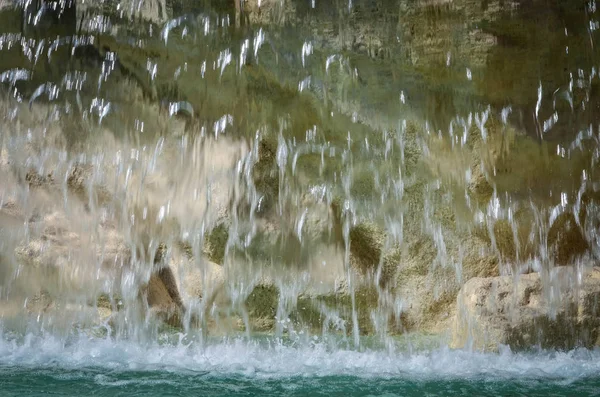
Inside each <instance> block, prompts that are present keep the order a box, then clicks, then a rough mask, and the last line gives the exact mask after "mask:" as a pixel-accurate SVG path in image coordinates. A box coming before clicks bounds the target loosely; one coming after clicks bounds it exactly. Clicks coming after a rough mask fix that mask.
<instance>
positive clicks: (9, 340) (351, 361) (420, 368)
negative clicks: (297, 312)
mask: <svg viewBox="0 0 600 397" xmlns="http://www.w3.org/2000/svg"><path fill="white" fill-rule="evenodd" d="M0 366H1V367H20V368H38V369H44V368H52V369H55V370H63V371H70V370H77V369H82V368H94V369H99V370H106V371H113V372H114V371H116V372H121V371H125V372H127V371H161V372H163V371H164V372H166V373H177V374H190V373H200V372H202V373H209V374H212V375H228V376H229V375H241V376H243V377H251V378H267V379H277V378H287V377H327V376H356V377H360V378H403V379H411V380H415V379H417V380H418V379H420V380H433V379H447V380H451V379H462V380H465V379H473V380H476V379H481V378H490V379H497V380H500V379H514V378H530V379H547V380H552V381H560V382H561V383H563V382H567V383H568V382H570V381H575V380H577V379H581V378H586V377H594V376H597V375H598V374H600V350H593V351H591V350H584V349H579V350H573V351H569V352H550V351H539V352H533V353H513V352H511V351H510V350H508V349H506V350H504V351H502V352H500V353H497V354H495V353H476V352H469V351H464V350H450V349H448V348H440V349H434V350H429V351H423V352H413V353H409V352H406V351H397V352H390V351H381V350H364V351H355V350H348V349H344V348H331V347H330V344H328V343H325V342H322V341H319V340H315V341H313V342H310V343H305V344H303V345H296V344H294V343H291V342H289V343H288V342H283V341H281V340H279V339H275V338H264V339H260V340H249V341H248V340H245V339H237V338H233V339H231V338H230V339H223V340H221V341H216V342H210V343H207V344H206V345H204V346H200V345H199V344H195V343H187V344H186V343H178V344H163V345H160V344H158V343H151V344H147V345H145V344H140V343H135V342H131V341H125V340H122V341H115V340H111V339H98V338H89V337H84V336H80V337H77V338H73V339H72V340H69V341H65V340H61V339H57V338H55V337H52V336H33V335H27V336H25V337H24V338H23V337H21V338H13V337H10V336H6V335H5V336H3V337H2V338H1V339H0ZM166 373H165V374H164V375H163V376H164V377H166V378H168V375H167V374H166Z"/></svg>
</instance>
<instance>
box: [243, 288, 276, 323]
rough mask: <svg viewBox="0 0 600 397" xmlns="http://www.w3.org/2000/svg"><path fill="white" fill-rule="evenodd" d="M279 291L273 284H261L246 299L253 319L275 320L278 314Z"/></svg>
mask: <svg viewBox="0 0 600 397" xmlns="http://www.w3.org/2000/svg"><path fill="white" fill-rule="evenodd" d="M278 302H279V289H278V288H277V287H276V286H275V285H273V284H259V285H257V286H256V287H254V289H253V290H252V292H251V293H250V295H248V298H246V307H247V309H248V314H249V315H250V317H251V318H254V319H256V318H262V319H274V318H275V315H276V314H277V305H278Z"/></svg>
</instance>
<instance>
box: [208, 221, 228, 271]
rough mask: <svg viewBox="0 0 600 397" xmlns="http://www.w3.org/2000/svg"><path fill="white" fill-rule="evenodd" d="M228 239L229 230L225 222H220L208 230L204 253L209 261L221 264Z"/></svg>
mask: <svg viewBox="0 0 600 397" xmlns="http://www.w3.org/2000/svg"><path fill="white" fill-rule="evenodd" d="M228 239H229V230H228V228H227V225H226V224H225V223H220V224H219V225H217V226H216V227H215V228H214V229H213V230H211V231H210V233H209V234H208V236H207V238H206V245H207V249H206V251H207V252H206V253H207V256H208V259H210V260H211V262H214V263H218V264H223V259H224V258H225V250H226V247H227V240H228Z"/></svg>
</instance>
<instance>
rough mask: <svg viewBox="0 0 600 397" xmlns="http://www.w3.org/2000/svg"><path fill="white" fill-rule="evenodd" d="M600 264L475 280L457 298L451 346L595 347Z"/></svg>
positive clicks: (598, 319) (480, 347)
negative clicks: (597, 265)
mask: <svg viewBox="0 0 600 397" xmlns="http://www.w3.org/2000/svg"><path fill="white" fill-rule="evenodd" d="M599 298H600V268H598V267H594V268H592V269H585V268H584V269H581V268H577V267H557V268H554V269H552V270H550V271H544V272H541V273H530V274H526V275H518V276H500V277H487V278H478V277H477V278H473V279H471V280H469V281H467V282H466V283H465V285H464V286H463V287H462V289H461V290H460V292H459V294H458V297H457V313H456V316H455V318H454V323H453V327H452V342H451V346H452V347H455V348H473V349H476V350H484V351H494V350H497V349H498V347H499V346H500V345H508V346H510V347H511V348H513V349H526V348H530V347H534V346H540V347H542V348H556V349H569V348H573V347H576V346H586V347H589V346H592V345H593V344H594V343H596V341H597V337H598V331H599V326H600V318H599V316H598V310H599V307H598V302H599Z"/></svg>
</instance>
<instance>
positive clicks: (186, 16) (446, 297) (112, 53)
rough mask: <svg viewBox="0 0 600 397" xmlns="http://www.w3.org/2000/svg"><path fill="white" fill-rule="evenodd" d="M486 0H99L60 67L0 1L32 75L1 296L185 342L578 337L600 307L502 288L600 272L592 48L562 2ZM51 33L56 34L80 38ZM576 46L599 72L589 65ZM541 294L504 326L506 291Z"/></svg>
mask: <svg viewBox="0 0 600 397" xmlns="http://www.w3.org/2000/svg"><path fill="white" fill-rule="evenodd" d="M484 3H485V4H480V2H474V1H470V0H464V1H452V2H446V1H418V2H406V1H398V2H383V1H356V2H353V7H352V8H348V7H347V4H345V3H344V4H341V3H340V4H337V3H336V4H335V5H331V4H329V3H326V2H322V1H317V2H314V4H315V5H314V6H312V5H311V4H310V2H305V1H292V0H285V1H279V0H263V1H254V0H251V1H245V2H243V6H242V7H241V6H240V4H241V3H239V2H237V1H235V2H234V1H202V2H188V1H183V0H180V1H160V0H156V1H146V2H142V3H140V2H128V1H125V2H119V3H117V2H104V3H102V7H99V6H98V5H97V4H91V3H89V2H87V5H86V6H85V7H84V6H83V5H82V6H79V5H78V7H77V13H78V18H77V19H78V20H79V21H80V22H79V25H80V26H78V29H77V30H78V32H79V33H81V34H83V35H85V36H86V37H87V39H86V40H88V41H85V43H84V42H83V41H82V42H81V43H82V45H81V46H79V47H77V48H76V49H74V48H72V47H69V46H68V45H67V43H66V42H64V43H63V42H60V40H59V42H57V44H56V48H54V47H52V46H50V47H48V48H46V47H44V51H45V52H44V53H45V54H46V53H48V54H51V55H52V59H53V61H51V62H49V63H47V64H46V63H44V62H41V61H40V62H39V63H38V62H37V61H33V58H32V57H31V56H28V55H27V54H30V55H31V54H33V53H32V52H31V51H30V50H32V49H33V48H34V47H35V46H34V45H33V44H36V45H37V44H39V43H40V42H39V41H36V42H31V43H29V42H27V41H21V37H27V38H28V39H32V40H34V39H36V37H37V36H36V35H40V34H42V33H40V32H43V29H44V27H43V26H42V25H40V26H39V27H38V28H37V30H29V31H21V26H19V24H17V23H15V22H14V20H15V15H17V14H18V11H17V10H16V9H15V8H14V7H13V8H11V7H5V8H2V9H0V21H1V22H6V23H5V24H3V25H2V26H4V27H5V28H3V29H6V31H7V32H9V31H10V33H11V34H15V35H19V38H18V39H15V40H12V41H11V40H9V39H8V36H6V35H5V36H3V38H2V40H4V41H0V47H2V45H3V44H2V43H8V42H9V41H10V43H11V44H10V46H11V47H10V49H8V44H7V45H6V46H7V47H6V48H7V49H6V51H7V54H8V55H7V58H6V59H5V58H2V60H1V61H0V73H2V72H4V71H5V70H13V71H14V69H15V68H24V67H26V68H27V70H28V71H30V72H31V79H24V80H22V81H12V80H10V79H9V77H10V76H13V77H14V76H15V75H14V73H13V74H11V75H9V74H5V75H3V76H5V77H3V80H2V84H5V85H6V87H8V89H7V90H6V91H2V95H4V96H5V98H3V99H2V103H1V104H0V105H1V107H2V112H3V115H4V116H5V119H4V120H5V125H4V126H3V127H5V128H4V129H3V130H2V131H3V132H2V135H1V136H0V149H2V152H1V153H2V155H1V156H0V178H1V182H3V184H2V185H1V186H0V204H2V207H1V208H2V209H1V210H0V222H2V225H7V227H8V226H9V225H10V226H11V227H14V228H15V229H13V230H19V232H14V233H6V232H2V233H3V234H2V237H3V238H5V241H6V242H5V243H4V244H5V245H6V247H9V248H6V247H4V246H3V247H4V248H6V249H4V248H3V250H2V252H6V253H7V254H6V256H7V257H8V260H7V261H5V262H3V265H2V266H3V268H2V269H1V270H2V272H1V276H2V279H0V281H4V284H11V283H15V284H14V285H15V287H14V288H13V291H16V290H19V288H22V291H23V296H19V299H21V298H22V299H26V298H27V297H31V299H33V297H40V296H43V297H45V298H44V299H47V300H48V302H58V304H61V300H62V299H65V298H63V297H61V293H64V295H65V296H71V297H72V296H77V299H79V298H81V297H82V296H85V295H86V294H90V295H95V296H97V295H100V294H109V295H110V294H114V293H115V292H120V293H121V294H120V295H122V296H120V298H119V300H120V301H123V302H124V306H125V312H127V313H128V314H127V315H130V316H133V318H144V316H146V315H148V316H150V317H152V316H155V317H157V318H158V319H160V320H162V321H165V322H167V323H168V324H170V325H172V326H176V327H181V326H183V327H186V326H189V325H194V326H196V327H199V328H202V327H203V326H205V325H206V324H209V323H210V327H213V328H215V329H216V328H218V324H217V323H219V322H220V323H221V324H223V323H224V322H226V320H227V319H229V320H231V321H229V323H228V324H227V325H226V326H224V327H225V328H229V329H235V330H238V331H239V330H244V331H248V332H250V331H256V330H260V331H273V332H277V333H278V334H282V333H283V332H291V331H292V330H299V329H302V328H303V327H306V328H310V329H312V330H326V329H327V330H334V331H335V332H340V333H344V334H345V335H350V334H352V333H357V334H358V333H360V334H375V333H379V334H382V335H384V334H386V333H387V332H389V333H392V334H393V333H402V332H407V331H419V332H435V333H444V332H448V330H449V329H451V323H452V322H453V321H454V320H453V318H455V317H454V316H458V317H456V318H459V317H460V318H461V320H460V321H459V324H458V325H457V324H454V325H452V327H454V328H455V329H456V330H455V331H454V339H455V345H456V346H459V345H460V346H465V345H466V344H468V343H467V342H465V340H469V338H471V339H470V340H471V341H472V344H473V346H475V347H477V348H481V349H491V348H493V347H492V346H495V345H497V344H498V343H502V344H508V345H511V346H515V347H519V348H523V347H527V346H532V345H535V344H541V345H543V346H548V347H559V348H563V347H565V348H566V347H571V346H574V345H576V344H577V343H580V342H581V343H582V344H585V345H589V344H590V343H592V342H589V341H591V340H592V339H593V335H592V334H593V332H596V331H593V327H592V326H589V324H590V323H589V321H591V320H588V318H591V317H590V316H592V314H590V313H591V312H589V311H590V310H592V309H590V308H588V309H585V310H587V312H585V313H584V314H582V316H583V317H581V318H583V319H581V318H580V317H577V316H579V314H578V315H577V316H575V315H573V314H572V313H571V312H569V310H570V309H569V308H567V307H566V306H565V307H563V306H561V305H562V304H563V303H561V302H562V301H561V300H560V299H559V301H558V303H556V302H554V301H551V302H550V301H549V302H546V303H543V304H542V303H539V305H538V303H535V302H538V301H539V302H542V300H543V299H542V297H543V296H545V295H544V294H545V292H544V291H545V289H544V288H547V287H546V284H548V283H550V284H551V283H552V282H553V280H554V279H552V277H549V279H548V280H547V279H546V278H544V277H543V276H536V274H538V273H532V274H531V275H523V276H520V279H519V280H520V281H518V282H517V284H516V287H514V288H513V289H516V290H517V292H511V291H509V290H510V289H511V286H510V280H511V279H512V278H511V277H516V276H515V275H518V274H521V273H529V272H531V271H536V272H541V273H540V274H545V273H544V272H546V273H547V272H548V271H550V270H549V269H554V267H555V266H558V265H560V266H569V265H573V264H575V263H578V261H590V262H592V263H596V262H594V261H597V258H598V257H599V253H598V237H597V223H598V222H597V219H598V205H599V201H598V200H597V197H596V196H597V191H598V186H597V183H596V182H595V180H596V179H595V178H596V177H597V175H596V174H597V164H598V155H597V147H595V146H594V143H593V142H594V140H595V139H597V137H596V134H595V132H594V130H593V128H592V129H590V130H589V132H588V130H587V125H588V124H589V123H590V122H592V124H593V123H594V122H595V119H594V117H593V116H592V115H591V114H590V112H591V111H590V109H594V106H595V103H596V102H595V101H596V96H597V95H596V94H595V92H596V91H595V90H596V88H597V80H598V79H597V77H595V76H592V72H591V71H590V70H595V69H591V67H592V66H591V65H592V64H593V61H594V60H595V59H596V55H595V53H593V52H592V53H590V52H589V50H588V49H587V47H586V48H583V47H582V46H583V44H581V43H582V42H584V40H582V37H585V38H586V40H587V39H588V36H589V37H592V38H593V37H595V36H593V35H595V33H593V32H592V31H590V32H587V31H584V30H582V28H581V26H580V25H581V23H582V20H581V15H580V14H578V13H572V12H571V11H569V10H567V9H566V8H565V7H563V6H561V5H560V4H558V3H557V2H550V3H548V4H547V5H544V6H543V7H542V6H541V5H540V4H541V2H532V3H531V4H524V3H523V2H506V1H490V2H484ZM0 4H3V3H0ZM540 10H541V11H543V13H542V14H540V15H543V17H541V16H536V15H538V14H536V11H540ZM532 16H536V17H535V18H534V19H533V21H532V22H529V21H527V18H531V17H532ZM49 17H50V16H49ZM61 18H62V17H61ZM561 18H562V19H561ZM559 20H560V21H562V22H560V23H559V22H558V21H559ZM57 21H58V22H56V21H55V22H56V23H54V24H50V28H48V29H49V30H46V31H45V34H46V35H47V37H50V36H49V35H55V34H59V35H65V34H73V32H74V26H73V23H72V22H73V21H71V20H70V19H69V18H67V17H65V19H60V18H59V19H58V20H57ZM559 25H560V29H558V28H556V26H559ZM563 25H564V26H563ZM588 25H589V24H588ZM582 26H583V25H582ZM594 26H595V25H594ZM538 27H539V30H540V32H544V33H547V34H551V35H552V39H551V40H548V42H547V43H546V42H545V41H544V40H543V39H542V33H540V32H537V31H536V29H537V28H538ZM534 28H535V29H534ZM563 30H564V31H565V32H568V33H567V34H565V36H564V37H562V36H561V37H558V36H559V33H560V35H562V34H563V33H562V32H563ZM65 32H66V33H65ZM69 32H70V33H69ZM556 32H559V33H556ZM16 43H22V44H19V45H17V44H16ZM23 43H29V44H27V46H25V44H23ZM586 43H587V42H586ZM63 44H64V45H63ZM40 45H41V44H40ZM43 45H44V46H45V45H46V44H43ZM19 46H20V47H19ZM21 47H22V48H21ZM563 47H568V48H570V49H571V51H575V52H577V53H580V54H587V55H589V57H583V58H585V59H584V60H582V61H581V62H576V64H577V66H578V70H575V69H573V68H572V67H571V64H570V62H574V61H569V60H568V59H567V57H565V56H561V57H558V58H556V59H554V55H553V54H557V53H559V52H560V53H561V54H562V53H563V52H565V49H564V48H563ZM40 48H41V47H40ZM0 49H1V48H0ZM28 49H29V50H28ZM50 49H52V51H50ZM2 51H4V49H2ZM28 51H29V52H28ZM48 51H50V52H48ZM540 59H541V61H539V62H540V63H536V62H538V61H537V60H540ZM515 60H520V61H522V62H520V63H519V62H513V63H511V61H515ZM63 61H64V62H63ZM551 61H552V62H551ZM554 61H556V62H554ZM539 65H542V66H543V67H539ZM546 66H548V67H546ZM515 68H520V69H519V70H518V71H517V70H516V69H515ZM563 68H564V70H563ZM521 69H523V70H521ZM571 69H573V70H571ZM540 70H542V72H539V71H540ZM580 71H581V72H580ZM538 73H541V74H538ZM593 73H596V72H593ZM573 76H575V77H573ZM574 79H575V80H574ZM46 82H51V83H52V84H55V85H56V87H55V88H56V90H54V91H53V90H52V89H51V86H46V85H44V84H45V83H46ZM90 82H93V84H92V83H90ZM3 87H4V86H3ZM39 87H41V88H42V90H39ZM569 87H570V88H569ZM538 88H539V90H538ZM35 92H37V96H36V95H34V93H35ZM57 92H60V93H61V94H60V95H62V96H59V95H58V94H56V93H57ZM55 94H56V95H55ZM63 100H64V101H63ZM61 101H62V102H61ZM63 102H64V103H63ZM559 114H560V117H558V115H559ZM582 126H584V127H585V128H584V129H583V130H582V129H581V128H583V127H582ZM4 131H8V132H4ZM573 131H575V132H573ZM575 134H579V135H578V137H577V138H576V139H574V140H573V139H571V138H573V136H571V135H575ZM542 138H543V139H542ZM22 204H26V205H23V206H22V207H23V208H22V209H20V207H21V205H22ZM24 223H26V226H25V227H23V228H20V227H21V226H22V225H23V224H24ZM18 225H21V226H18ZM74 225H75V226H74ZM159 251H160V252H161V253H160V255H159ZM82 262H85V264H86V265H85V266H84V265H82ZM4 263H8V265H4ZM88 264H89V267H87V266H88ZM20 265H23V267H24V268H25V273H23V274H22V275H20V276H16V277H15V276H14V274H15V273H16V272H15V271H14V270H15V269H17V268H19V266H20ZM568 269H571V268H570V267H566V268H565V269H564V270H559V269H554V270H552V272H555V273H556V274H559V273H560V275H561V276H560V277H559V276H556V277H558V279H561V280H567V281H560V282H561V283H563V284H560V286H559V287H557V288H559V290H561V291H562V292H564V294H565V296H566V298H565V299H566V300H569V299H571V300H573V299H575V298H574V296H575V295H573V294H575V292H573V291H569V288H570V287H569V286H571V287H573V286H576V285H577V282H576V281H575V279H574V278H573V277H572V275H570V274H571V273H569V272H571V270H568ZM561 272H562V273H561ZM33 274H37V275H36V276H34V275H33ZM593 274H596V273H593V272H592V276H589V275H586V276H585V277H586V278H584V280H585V281H584V287H585V288H584V290H585V291H587V290H588V289H589V291H588V292H589V293H588V292H585V293H586V294H588V295H589V296H592V295H593V293H594V292H593V291H592V290H593V289H594V288H595V287H594V285H595V284H594V282H595V281H594V280H595V276H593ZM536 277H538V279H536ZM472 278H475V279H472ZM471 279H472V280H471ZM36 280H37V281H36ZM48 280H53V281H52V282H50V281H48ZM111 280H113V281H114V282H111ZM116 280H118V281H116ZM469 280H471V281H469ZM34 281H35V282H34ZM45 282H48V285H47V286H45V285H44V283H45ZM127 283H129V284H127ZM465 283H466V284H465ZM585 283H587V284H585ZM27 284H28V285H27ZM484 284H485V285H493V286H495V287H494V288H496V289H497V290H501V292H500V293H499V294H504V295H502V299H500V295H497V294H496V293H495V292H490V291H491V290H489V288H488V289H487V290H486V289H485V288H484V287H481V285H484ZM474 285H476V286H477V285H479V286H478V287H475V286H474ZM486 288H487V287H486ZM490 288H491V287H490ZM527 288H529V289H532V291H534V292H532V294H533V295H532V296H534V297H535V299H534V303H533V304H531V305H530V304H523V305H522V307H520V308H519V307H517V309H515V310H516V312H518V313H520V314H519V316H520V317H521V318H522V320H515V321H522V323H513V322H511V321H512V317H510V316H509V317H510V318H509V317H507V316H508V314H506V313H508V312H510V311H511V310H513V309H511V308H509V306H507V305H508V303H506V302H508V301H506V299H505V298H506V297H510V295H511V294H513V295H515V296H517V298H518V299H517V298H514V299H512V298H511V301H512V300H515V299H516V300H517V301H518V302H520V301H521V300H520V299H521V298H520V297H521V295H519V294H521V292H519V291H521V290H520V289H527ZM582 288H583V287H582ZM586 288H587V289H586ZM118 290H119V291H118ZM2 291H5V290H0V295H1V294H2ZM123 292H126V293H123ZM11 294H12V295H11V296H14V295H15V292H11ZM477 294H482V295H485V294H489V296H488V295H485V297H484V298H479V297H477V298H472V295H477ZM494 294H496V295H497V296H496V295H494ZM523 294H524V292H523ZM569 294H571V295H569ZM492 295H494V298H493V299H492V298H490V296H492ZM588 295H586V296H588ZM457 296H458V297H459V298H458V299H459V304H458V305H457V304H456V297H457ZM569 296H570V297H569ZM86 298H89V297H86ZM44 299H38V300H36V302H38V301H39V302H42V301H43V302H46V301H45V300H44ZM473 299H475V300H476V301H480V300H482V299H483V300H484V301H486V302H487V301H489V300H490V299H491V300H496V299H499V301H501V303H499V306H498V307H499V308H500V309H498V310H496V311H495V312H494V310H491V309H490V310H488V311H478V310H479V309H478V306H477V305H475V306H476V307H475V306H474V307H473V308H472V307H471V306H472V305H471V306H470V303H469V302H471V301H472V300H473ZM503 299H504V300H503ZM577 299H579V298H577ZM577 299H575V300H577ZM582 299H584V300H585V299H587V298H585V297H584V298H582ZM17 300H18V299H17ZM140 302H142V303H141V304H140ZM461 302H466V303H464V304H463V303H461ZM461 305H462V306H461ZM486 305H487V304H486ZM532 305H533V306H532ZM536 305H537V306H536ZM34 306H35V307H36V308H38V306H39V307H43V308H42V309H40V310H42V311H44V310H46V309H45V308H50V307H57V306H56V305H55V306H52V305H46V304H45V303H43V304H42V303H40V305H37V306H36V305H34ZM34 306H32V307H34ZM113 306H114V305H112V304H111V309H110V310H111V311H115V310H116V308H114V307H113ZM463 306H464V307H466V308H467V309H465V308H464V307H463ZM139 307H142V310H137V309H139ZM38 309H39V308H38ZM38 309H36V310H38ZM104 309H106V310H109V309H108V307H105V308H104ZM546 309H548V310H550V309H553V310H554V309H555V310H557V311H558V312H560V313H559V314H557V316H558V317H555V318H559V320H552V321H554V322H552V321H550V320H548V321H550V322H546V320H544V318H545V317H544V316H545V315H546V314H544V313H546V312H545V310H546ZM567 309H569V310H567ZM128 310H131V311H128ZM465 310H466V311H465ZM585 310H584V311H585ZM546 311H547V310H546ZM7 312H8V311H7ZM588 312H589V313H588ZM140 313H141V314H140ZM113 314H115V313H113ZM192 314H193V315H192ZM115 316H116V314H115ZM115 316H113V317H115ZM136 316H138V317H136ZM461 316H462V317H461ZM102 317H103V318H104V317H105V316H104V315H102ZM592 317H593V316H592ZM473 319H477V321H475V320H473ZM561 319H564V320H561ZM509 320H510V321H509ZM461 321H462V322H461ZM560 321H563V322H560ZM463 323H465V324H468V326H465V327H466V328H464V327H463V328H464V329H460V330H459V328H460V326H459V325H460V324H463ZM567 323H569V324H572V330H571V331H569V332H570V333H568V334H564V333H561V332H562V331H561V330H560V329H561V328H564V327H563V325H564V324H567ZM478 324H479V325H478ZM482 324H483V325H482ZM515 324H516V325H515ZM532 324H533V325H532ZM472 327H475V328H472ZM476 327H480V328H481V329H484V331H482V332H479V331H480V328H476ZM511 327H512V328H511ZM544 327H546V328H544ZM590 327H591V328H590ZM594 327H595V326H594ZM538 328H539V329H542V330H544V329H546V331H544V332H542V334H539V335H538V334H536V333H535V332H534V331H532V329H538ZM488 330H489V331H488ZM586 332H588V333H589V335H587V336H586V335H584V334H585V333H586ZM488 333H489V334H490V335H491V336H490V337H489V339H487V338H488V337H487V336H485V335H487V334H488ZM481 334H484V336H481ZM465 335H467V336H465ZM518 335H521V336H518ZM594 335H595V334H594ZM563 336H564V338H563ZM482 338H483V339H482ZM518 338H521V339H518ZM561 338H563V339H564V340H565V342H564V345H561V344H560V342H559V339H561ZM456 341H458V342H456Z"/></svg>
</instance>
